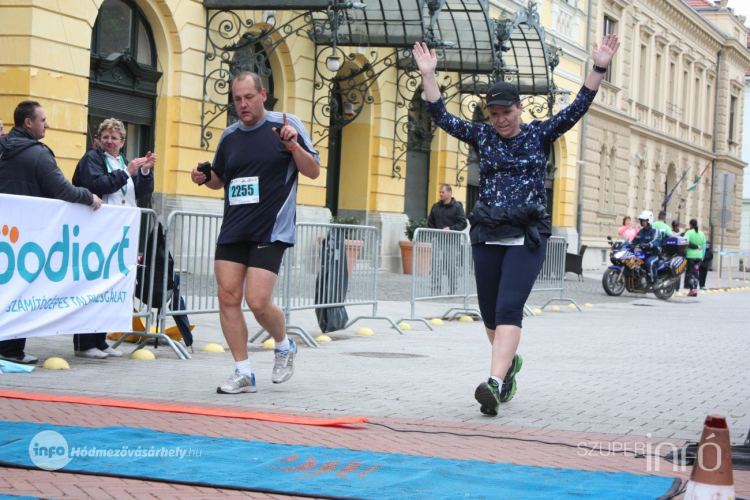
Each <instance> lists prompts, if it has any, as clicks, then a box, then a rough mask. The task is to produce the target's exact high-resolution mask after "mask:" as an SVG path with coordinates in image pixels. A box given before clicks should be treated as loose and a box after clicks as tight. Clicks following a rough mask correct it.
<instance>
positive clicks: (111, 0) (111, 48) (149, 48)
mask: <svg viewBox="0 0 750 500" xmlns="http://www.w3.org/2000/svg"><path fill="white" fill-rule="evenodd" d="M125 51H128V52H129V53H130V55H131V56H132V57H133V58H135V61H136V62H137V63H138V64H139V65H142V66H147V67H150V68H156V49H155V47H154V37H153V35H152V34H151V27H150V26H149V24H148V21H146V18H145V17H144V15H143V13H142V12H141V11H140V9H138V7H136V6H135V4H133V3H132V2H130V1H128V0H104V3H102V6H101V8H100V9H99V16H98V17H97V18H96V23H95V24H94V33H93V36H92V37H91V54H92V55H93V56H96V57H100V58H107V57H109V56H110V55H112V54H123V53H125Z"/></svg>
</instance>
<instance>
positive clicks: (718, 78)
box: [708, 49, 724, 272]
mask: <svg viewBox="0 0 750 500" xmlns="http://www.w3.org/2000/svg"><path fill="white" fill-rule="evenodd" d="M723 55H724V49H720V50H719V53H718V54H716V101H715V102H714V134H713V139H712V140H711V142H712V146H711V151H712V152H713V154H714V159H713V160H711V201H710V202H709V206H708V223H709V225H710V226H711V248H712V249H713V248H716V240H715V239H714V230H715V229H716V228H715V225H714V185H715V181H716V144H717V140H716V139H717V136H718V135H719V131H718V128H717V127H718V124H719V89H720V86H719V83H720V82H721V60H722V56H723ZM722 250H724V249H723V248H722ZM719 272H721V269H719Z"/></svg>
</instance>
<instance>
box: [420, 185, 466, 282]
mask: <svg viewBox="0 0 750 500" xmlns="http://www.w3.org/2000/svg"><path fill="white" fill-rule="evenodd" d="M427 225H428V227H430V228H431V229H442V230H444V231H463V230H464V229H466V225H467V224H466V214H465V213H464V206H463V205H462V204H461V202H460V201H456V200H455V198H453V189H452V188H451V187H450V186H449V185H448V184H443V185H442V186H440V201H438V202H437V203H435V204H434V205H433V206H432V210H430V215H429V217H428V218H427ZM458 241H459V240H458V239H456V238H454V237H452V236H451V237H449V238H439V239H436V240H435V241H434V242H433V245H436V246H434V247H433V251H432V268H433V269H434V270H436V271H437V272H433V274H432V294H433V295H435V296H439V295H445V294H446V292H447V294H449V295H454V294H455V293H456V291H457V288H456V285H457V281H458V280H459V278H458V277H460V276H461V275H462V273H463V264H464V255H465V253H464V252H465V249H464V248H463V246H462V245H458V244H457V242H458ZM443 276H447V277H448V288H447V289H446V290H444V289H443Z"/></svg>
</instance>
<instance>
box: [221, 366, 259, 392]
mask: <svg viewBox="0 0 750 500" xmlns="http://www.w3.org/2000/svg"><path fill="white" fill-rule="evenodd" d="M216 392H217V393H219V394H240V393H243V392H258V386H256V385H255V374H254V373H253V374H252V375H250V376H249V377H248V376H247V375H245V374H243V373H240V371H239V370H235V371H234V373H233V374H232V375H231V376H230V377H229V378H228V379H227V381H226V382H224V383H223V384H222V385H220V386H219V387H217V388H216Z"/></svg>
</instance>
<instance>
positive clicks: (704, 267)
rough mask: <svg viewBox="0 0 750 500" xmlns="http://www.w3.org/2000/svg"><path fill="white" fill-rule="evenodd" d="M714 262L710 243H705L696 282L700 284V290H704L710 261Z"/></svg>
mask: <svg viewBox="0 0 750 500" xmlns="http://www.w3.org/2000/svg"><path fill="white" fill-rule="evenodd" d="M712 260H714V252H713V250H711V242H710V241H707V242H706V254H705V255H704V256H703V260H702V261H701V265H700V267H699V269H698V282H699V283H700V287H701V290H705V289H706V278H707V277H708V270H709V269H710V267H711V261H712Z"/></svg>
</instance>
